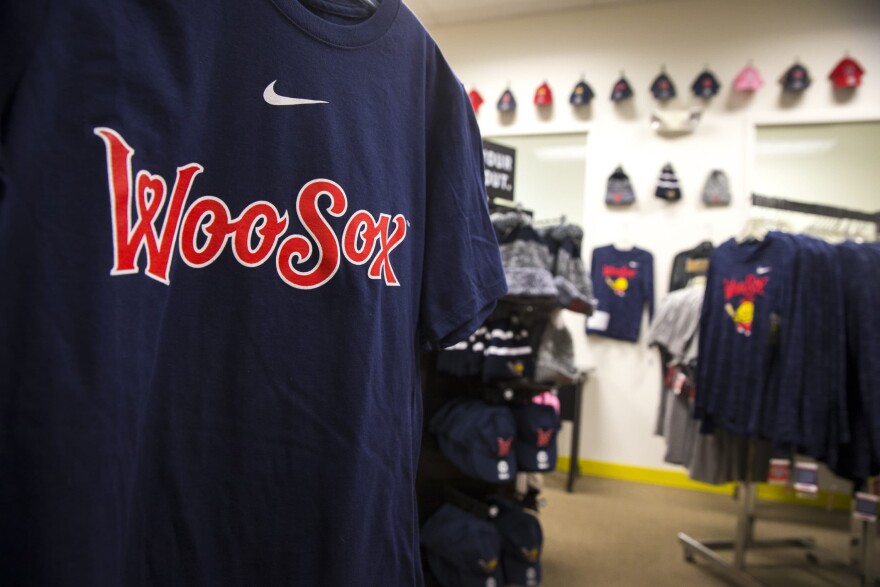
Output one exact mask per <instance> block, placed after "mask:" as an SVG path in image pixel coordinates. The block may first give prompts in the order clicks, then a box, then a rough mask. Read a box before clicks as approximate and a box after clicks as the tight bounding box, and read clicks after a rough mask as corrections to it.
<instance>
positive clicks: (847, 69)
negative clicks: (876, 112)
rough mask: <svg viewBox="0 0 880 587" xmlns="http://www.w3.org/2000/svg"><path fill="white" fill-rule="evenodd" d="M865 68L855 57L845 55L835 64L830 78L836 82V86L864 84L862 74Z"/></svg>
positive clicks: (849, 86) (851, 86)
mask: <svg viewBox="0 0 880 587" xmlns="http://www.w3.org/2000/svg"><path fill="white" fill-rule="evenodd" d="M864 74H865V70H864V69H862V66H861V65H859V64H858V63H857V62H856V61H855V60H854V59H852V58H850V57H844V58H843V59H841V60H840V62H839V63H838V64H837V65H835V66H834V69H832V70H831V73H830V74H828V78H829V79H830V80H831V81H832V82H833V83H834V87H835V88H855V87H856V86H860V85H862V76H863V75H864Z"/></svg>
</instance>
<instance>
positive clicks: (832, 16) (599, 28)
mask: <svg viewBox="0 0 880 587" xmlns="http://www.w3.org/2000/svg"><path fill="white" fill-rule="evenodd" d="M431 33H432V34H433V36H434V37H435V39H436V40H437V41H438V43H439V45H440V47H441V49H442V50H443V52H444V54H445V55H446V57H447V59H448V60H449V62H450V63H451V64H452V66H453V68H454V69H455V71H456V72H457V73H458V75H459V77H460V78H461V79H462V81H463V82H464V84H465V85H466V86H467V87H468V88H469V89H470V88H471V87H476V88H478V89H479V90H480V92H481V93H482V94H483V96H484V98H485V99H486V104H484V105H483V108H482V111H481V112H480V113H479V115H478V120H479V122H480V126H481V128H482V131H483V134H484V135H485V136H501V135H505V134H507V135H522V134H532V133H536V134H542V133H558V132H587V133H588V139H587V169H588V172H587V182H586V196H585V197H586V201H585V202H584V218H583V225H584V228H585V232H586V242H585V243H584V249H585V251H586V255H587V256H588V255H589V251H590V250H592V248H593V247H595V246H597V245H602V244H607V243H609V242H612V241H614V240H615V239H618V238H619V237H620V235H624V236H626V238H628V239H629V240H631V241H633V242H634V243H636V244H637V245H639V246H641V247H643V248H646V249H648V250H650V251H652V252H653V253H654V255H655V272H656V275H657V295H658V299H659V297H660V296H662V295H663V294H664V293H665V291H666V288H667V282H668V276H669V271H670V264H671V261H672V257H673V255H674V254H675V253H676V252H678V251H680V250H682V249H685V248H690V247H691V246H693V245H695V244H697V243H698V242H699V241H701V240H703V239H705V238H711V239H712V240H714V241H715V242H716V243H717V242H720V241H722V240H724V239H726V238H727V237H729V236H731V235H733V234H735V233H736V232H738V231H739V230H740V229H741V227H742V226H743V224H744V221H745V218H746V216H747V214H748V202H747V197H748V194H749V193H750V189H751V184H750V179H749V178H750V174H751V173H752V169H753V164H752V162H751V160H750V153H751V152H752V150H753V149H754V143H755V132H754V122H755V121H769V122H777V123H778V122H785V121H789V122H803V121H845V120H859V119H876V118H880V2H878V1H877V0H862V1H855V0H833V1H832V0H772V1H768V0H732V1H728V2H718V1H713V0H702V1H699V0H682V1H680V2H667V3H660V4H656V5H652V4H638V5H631V6H628V5H623V6H619V7H607V8H598V9H593V10H579V11H568V12H562V13H557V14H552V15H548V16H542V17H528V18H519V19H513V20H506V21H494V22H481V23H474V24H467V25H454V26H447V27H437V28H433V29H431ZM846 51H849V53H850V54H851V55H852V56H853V57H855V58H856V59H858V60H859V61H860V62H861V63H862V65H863V66H864V67H865V69H866V71H867V74H866V76H865V78H864V83H863V85H862V87H860V88H859V89H858V90H857V91H856V92H855V93H854V94H853V95H851V96H850V97H849V98H848V99H845V98H844V97H841V96H840V95H838V94H835V93H834V92H833V91H832V89H831V85H830V82H829V81H828V80H827V75H828V72H829V71H830V70H831V69H832V67H833V66H834V65H835V64H836V62H837V61H838V60H839V59H840V58H841V57H843V55H844V53H845V52H846ZM795 57H798V58H799V59H800V60H801V62H802V63H804V64H805V65H806V66H807V67H808V68H809V70H810V73H811V75H812V77H813V80H814V81H813V86H812V87H811V88H810V89H809V90H807V92H806V93H805V94H804V95H803V96H802V97H801V98H800V99H799V100H790V99H788V98H786V97H783V96H781V93H780V91H779V85H778V83H777V80H778V78H779V77H780V76H781V75H782V73H783V72H784V71H785V70H786V69H787V68H788V67H789V66H790V65H791V64H792V62H793V61H794V59H795ZM749 59H752V60H754V64H755V66H756V67H758V69H759V70H760V71H761V73H762V75H763V77H764V80H765V86H764V88H763V89H761V90H760V91H759V92H757V93H756V94H755V95H754V96H751V97H748V96H743V95H740V94H735V93H732V92H731V91H730V90H731V85H732V81H733V78H734V77H735V75H736V73H737V72H738V71H739V70H740V68H742V67H743V66H744V65H745V64H746V62H747V61H748V60H749ZM705 64H708V65H709V66H710V68H711V69H712V70H713V71H714V72H715V74H716V75H717V76H718V78H719V80H720V81H721V83H722V85H723V87H722V91H721V93H720V95H718V96H717V97H716V98H715V99H713V100H712V101H711V102H710V103H709V104H708V105H707V109H706V112H705V114H704V116H703V121H702V123H701V124H700V127H699V129H698V130H697V132H696V133H695V134H694V135H692V136H686V137H682V138H676V139H662V138H659V137H658V136H656V135H655V134H654V132H653V131H652V130H651V128H650V126H649V124H648V119H649V116H650V113H651V111H652V109H654V108H656V107H657V106H656V103H655V102H654V100H653V99H652V98H651V96H650V92H649V91H648V87H649V86H650V84H651V81H652V80H653V78H654V76H655V75H656V74H657V73H658V72H659V70H660V67H661V65H665V66H666V69H667V72H668V73H669V75H670V76H671V77H672V79H673V81H674V82H675V83H676V85H677V88H678V93H679V98H678V100H677V102H676V103H674V104H671V105H670V106H669V107H672V108H675V107H683V106H686V105H696V104H698V101H697V100H696V99H694V98H692V97H691V93H690V89H689V88H690V85H691V83H692V82H693V80H694V78H695V77H696V75H697V74H698V73H699V72H700V70H701V69H702V67H703V66H704V65H705ZM621 70H625V72H626V76H627V78H628V79H629V81H630V82H631V83H632V85H633V87H634V90H635V93H636V95H635V98H634V99H633V100H632V101H631V102H630V103H628V104H625V105H624V106H622V107H615V106H613V105H612V103H611V102H610V101H609V99H608V97H609V95H610V92H611V86H612V84H613V83H614V81H616V79H617V77H618V76H619V75H620V71H621ZM582 73H583V74H585V75H586V79H587V81H588V82H589V83H590V85H591V86H592V88H593V90H594V91H595V92H596V94H597V97H596V99H595V100H594V102H593V105H592V107H591V112H588V113H584V112H576V111H574V110H573V109H572V108H571V107H570V106H569V105H568V95H569V93H570V92H571V90H572V88H573V87H574V85H575V84H576V83H577V81H578V80H579V78H580V76H581V74H582ZM544 80H546V81H547V82H548V83H549V84H550V86H551V88H552V89H553V92H554V98H555V101H556V104H555V105H554V107H553V110H552V111H551V112H550V113H545V114H543V115H539V113H538V112H537V109H536V108H535V106H533V105H532V96H533V95H534V91H535V89H536V88H537V87H538V85H539V84H540V83H541V82H542V81H544ZM508 81H509V82H510V83H511V87H512V90H513V92H514V94H515V96H516V98H517V101H518V104H519V109H518V112H517V114H516V117H515V119H514V120H513V121H503V120H501V119H500V117H499V114H498V112H497V111H496V110H495V108H494V104H495V102H496V101H497V100H498V97H499V96H500V95H501V92H502V91H503V90H504V88H505V87H506V85H507V83H508ZM667 161H669V162H672V163H673V165H674V166H675V169H676V171H677V172H678V175H679V179H680V180H681V182H682V185H683V189H684V199H683V201H681V202H679V203H676V204H666V203H664V202H662V201H660V200H657V199H655V198H654V197H653V188H654V185H655V182H656V180H657V176H658V175H659V173H660V168H661V167H662V165H663V164H664V163H666V162H667ZM618 163H623V164H624V166H625V168H626V170H627V172H628V173H629V175H630V177H631V179H632V180H633V184H634V187H635V189H636V192H637V197H638V198H639V201H638V203H637V204H636V205H635V207H634V208H632V209H630V210H627V211H623V212H621V211H609V210H607V209H606V207H605V206H604V204H603V195H604V189H605V182H606V179H607V176H608V175H609V174H610V173H611V171H612V170H613V168H614V167H615V166H616V165H617V164H618ZM715 167H718V168H723V169H725V170H726V171H727V173H728V175H729V177H730V179H731V184H732V188H733V191H734V203H733V205H732V206H731V207H730V208H727V209H721V210H707V209H705V208H703V207H702V206H701V204H700V203H699V193H700V190H701V189H702V185H703V182H704V180H705V177H706V175H707V174H708V173H709V170H710V169H712V168H715ZM577 327H578V329H579V331H580V332H582V330H580V329H581V328H582V322H579V323H577ZM590 348H591V352H592V355H593V358H594V361H595V363H596V366H597V371H596V375H595V377H594V379H593V381H592V383H591V384H590V385H589V386H588V388H587V390H586V397H585V401H584V415H583V430H584V432H583V435H582V442H581V456H582V458H588V459H596V460H602V461H608V462H615V463H624V464H631V465H642V466H649V467H659V466H662V454H663V445H662V442H661V441H660V440H659V439H657V438H655V437H653V436H652V431H653V426H654V418H655V412H656V405H657V400H658V394H659V391H658V385H659V374H658V373H659V366H658V360H657V357H656V356H655V354H654V352H653V351H650V350H649V349H647V348H646V346H645V344H644V342H643V341H642V342H640V343H638V344H636V345H632V344H626V343H618V342H609V341H603V340H600V339H598V338H596V339H592V338H591V340H590ZM560 440H561V441H562V442H563V446H564V445H565V442H566V439H565V438H561V439H560Z"/></svg>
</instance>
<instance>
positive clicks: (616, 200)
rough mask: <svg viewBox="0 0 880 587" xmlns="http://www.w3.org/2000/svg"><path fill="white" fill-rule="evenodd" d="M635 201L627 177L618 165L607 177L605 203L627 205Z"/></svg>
mask: <svg viewBox="0 0 880 587" xmlns="http://www.w3.org/2000/svg"><path fill="white" fill-rule="evenodd" d="M635 201H636V194H635V192H633V188H632V184H631V183H630V181H629V177H628V176H627V175H626V173H624V172H623V168H622V167H618V168H617V169H615V170H614V173H612V174H611V175H610V176H609V177H608V189H607V191H606V192H605V204H606V205H608V206H628V205H630V204H632V203H633V202H635Z"/></svg>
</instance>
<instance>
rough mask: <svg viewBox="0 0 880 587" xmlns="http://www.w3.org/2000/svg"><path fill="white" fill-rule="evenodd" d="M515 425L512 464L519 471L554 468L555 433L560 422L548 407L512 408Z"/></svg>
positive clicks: (551, 408) (557, 416) (554, 412)
mask: <svg viewBox="0 0 880 587" xmlns="http://www.w3.org/2000/svg"><path fill="white" fill-rule="evenodd" d="M512 411H513V417H514V420H515V421H516V440H515V441H514V445H515V447H516V464H517V467H518V468H519V470H520V471H552V470H553V469H555V468H556V433H557V432H559V428H560V426H561V421H560V419H559V414H557V413H556V410H555V409H554V408H553V407H552V406H547V405H542V404H527V405H524V406H518V407H516V408H513V410H512Z"/></svg>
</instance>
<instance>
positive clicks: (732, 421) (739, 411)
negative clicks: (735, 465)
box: [695, 232, 804, 441]
mask: <svg viewBox="0 0 880 587" xmlns="http://www.w3.org/2000/svg"><path fill="white" fill-rule="evenodd" d="M795 262H796V253H795V247H794V245H793V244H792V242H791V241H790V237H788V236H787V235H781V234H779V233H772V232H771V233H769V234H768V235H767V236H766V237H765V238H764V240H762V241H755V240H753V241H747V242H744V243H741V244H740V243H737V242H736V241H735V240H734V239H730V240H728V241H726V242H725V243H723V244H722V245H721V246H719V247H718V248H716V249H715V250H714V251H713V252H712V255H711V257H710V265H709V273H708V276H707V284H706V297H705V299H704V301H703V308H702V313H701V316H700V334H699V345H700V347H699V361H698V362H697V372H696V380H695V384H696V390H697V394H696V404H695V414H696V416H697V417H698V418H701V419H703V420H704V421H706V422H708V423H709V425H708V426H707V427H705V428H704V429H708V428H711V426H712V425H713V424H717V426H719V427H721V428H724V429H726V430H729V431H731V432H734V433H737V434H741V435H744V436H750V437H757V436H762V437H764V438H766V439H768V440H777V439H778V437H777V436H776V432H775V427H776V422H775V418H783V419H787V420H788V421H790V422H795V423H796V422H797V419H798V413H797V412H796V411H795V412H793V413H792V412H785V413H781V414H777V412H776V409H777V402H778V399H779V397H780V395H785V394H787V393H789V391H788V390H789V389H792V388H793V389H796V390H798V393H799V390H800V388H801V385H802V373H803V356H802V353H799V351H800V350H802V345H799V344H792V341H800V340H801V337H803V336H804V330H803V324H802V323H801V322H800V319H799V316H801V315H800V314H799V313H797V312H795V303H794V279H795V271H796V268H795ZM783 349H785V353H789V354H784V353H783ZM783 364H785V365H786V367H783V366H782V365H783ZM781 371H784V372H785V373H786V374H787V376H786V377H784V378H780V372H781ZM783 440H788V441H791V440H792V439H791V438H787V439H783Z"/></svg>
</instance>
